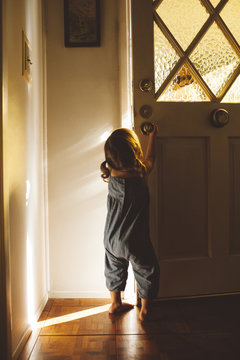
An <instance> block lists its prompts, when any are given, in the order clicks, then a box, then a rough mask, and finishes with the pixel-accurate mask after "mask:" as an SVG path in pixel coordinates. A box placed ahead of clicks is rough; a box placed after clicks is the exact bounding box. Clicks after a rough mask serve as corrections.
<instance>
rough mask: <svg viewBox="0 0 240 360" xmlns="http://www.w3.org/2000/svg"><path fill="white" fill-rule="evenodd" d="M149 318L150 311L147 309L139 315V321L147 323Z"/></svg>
mask: <svg viewBox="0 0 240 360" xmlns="http://www.w3.org/2000/svg"><path fill="white" fill-rule="evenodd" d="M148 317H149V311H148V310H147V309H144V308H141V310H140V314H139V320H140V321H146V320H147V319H148Z"/></svg>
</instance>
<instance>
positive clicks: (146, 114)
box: [139, 105, 152, 119]
mask: <svg viewBox="0 0 240 360" xmlns="http://www.w3.org/2000/svg"><path fill="white" fill-rule="evenodd" d="M139 113H140V115H141V116H142V117H143V118H144V119H149V118H150V117H151V116H152V108H151V106H150V105H143V106H142V107H141V108H140V110H139Z"/></svg>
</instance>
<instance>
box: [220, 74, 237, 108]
mask: <svg viewBox="0 0 240 360" xmlns="http://www.w3.org/2000/svg"><path fill="white" fill-rule="evenodd" d="M223 102H226V103H240V75H238V77H237V80H235V82H234V83H233V85H232V86H231V88H230V90H228V92H227V94H226V95H225V96H224V98H223Z"/></svg>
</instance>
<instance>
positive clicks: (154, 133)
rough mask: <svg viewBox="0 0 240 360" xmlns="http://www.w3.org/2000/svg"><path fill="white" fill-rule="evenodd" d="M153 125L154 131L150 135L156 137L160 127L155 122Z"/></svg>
mask: <svg viewBox="0 0 240 360" xmlns="http://www.w3.org/2000/svg"><path fill="white" fill-rule="evenodd" d="M152 125H153V131H151V132H150V133H149V135H152V136H156V135H157V133H158V126H157V124H156V123H155V122H152Z"/></svg>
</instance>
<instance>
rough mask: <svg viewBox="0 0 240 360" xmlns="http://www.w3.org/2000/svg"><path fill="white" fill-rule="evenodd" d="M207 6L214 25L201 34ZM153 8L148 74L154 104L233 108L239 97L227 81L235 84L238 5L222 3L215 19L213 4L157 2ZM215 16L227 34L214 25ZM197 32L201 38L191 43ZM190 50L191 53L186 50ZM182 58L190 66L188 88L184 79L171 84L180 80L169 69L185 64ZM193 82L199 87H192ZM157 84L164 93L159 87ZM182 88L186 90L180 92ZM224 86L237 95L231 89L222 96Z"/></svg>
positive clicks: (239, 58)
mask: <svg viewBox="0 0 240 360" xmlns="http://www.w3.org/2000/svg"><path fill="white" fill-rule="evenodd" d="M209 1H210V2H211V4H212V5H213V7H214V8H215V10H212V16H214V17H215V20H216V21H214V22H213V23H212V24H211V22H209V23H207V24H206V26H205V28H203V25H204V24H205V23H206V20H207V19H209V13H208V12H207V4H208V2H209ZM154 4H155V5H154V6H153V19H154V70H155V94H156V95H155V96H156V98H157V101H218V102H220V101H222V102H224V101H227V102H236V99H239V97H240V88H239V80H237V82H236V84H235V82H233V78H234V79H236V78H237V76H238V75H239V73H240V66H239V64H240V0H228V1H227V0H226V4H225V6H223V8H222V10H221V12H220V13H219V11H220V10H219V9H216V7H217V5H218V4H220V1H219V0H184V1H180V0H162V1H155V3H154ZM189 14H191V16H190V15H189ZM220 16H221V17H222V19H223V21H224V23H225V24H226V27H227V28H226V27H225V26H224V25H223V23H222V21H219V20H220ZM163 23H164V24H163ZM207 25H208V26H207ZM228 28H229V30H228ZM203 29H204V34H201V37H200V36H199V37H196V35H197V34H198V32H199V31H203ZM229 31H230V32H231V33H232V35H233V36H234V38H235V39H236V41H237V42H238V43H239V51H238V50H237V45H236V44H233V43H232V36H231V33H230V32H229ZM178 44H179V45H180V46H181V48H182V49H181V48H180V47H179V46H178ZM190 44H191V47H192V49H193V50H192V49H190V48H189V45H190ZM185 58H188V59H189V60H191V62H192V63H193V64H194V67H193V68H192V67H191V76H192V80H193V79H194V81H192V83H191V84H190V83H188V80H189V79H188V80H186V79H183V81H180V83H181V85H179V84H178V80H177V79H180V78H181V75H179V73H178V74H177V76H176V77H174V73H175V72H176V70H175V65H176V64H177V62H178V60H180V61H181V59H182V60H183V59H184V63H185ZM181 71H183V72H184V71H185V70H184V69H181ZM187 75H188V76H189V74H187ZM167 78H169V79H172V80H170V84H169V85H167V84H166V82H165V80H166V79H167ZM201 78H202V80H203V81H201V80H200V79H201ZM196 79H198V81H200V84H201V85H199V84H198V85H197V80H196ZM164 82H165V83H164ZM163 83H164V87H161V86H162V84H163ZM183 84H184V85H183ZM231 84H232V85H231ZM186 85H188V86H186ZM184 86H186V89H183V87H184ZM229 86H234V89H235V91H236V92H237V93H235V92H234V91H231V89H230V90H228V92H227V89H228V87H229ZM209 89H210V90H211V91H210V90H209ZM204 92H205V93H206V95H204ZM225 92H227V94H225ZM207 94H208V95H207ZM168 96H169V97H168ZM167 97H168V98H167ZM222 98H223V100H222Z"/></svg>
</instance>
